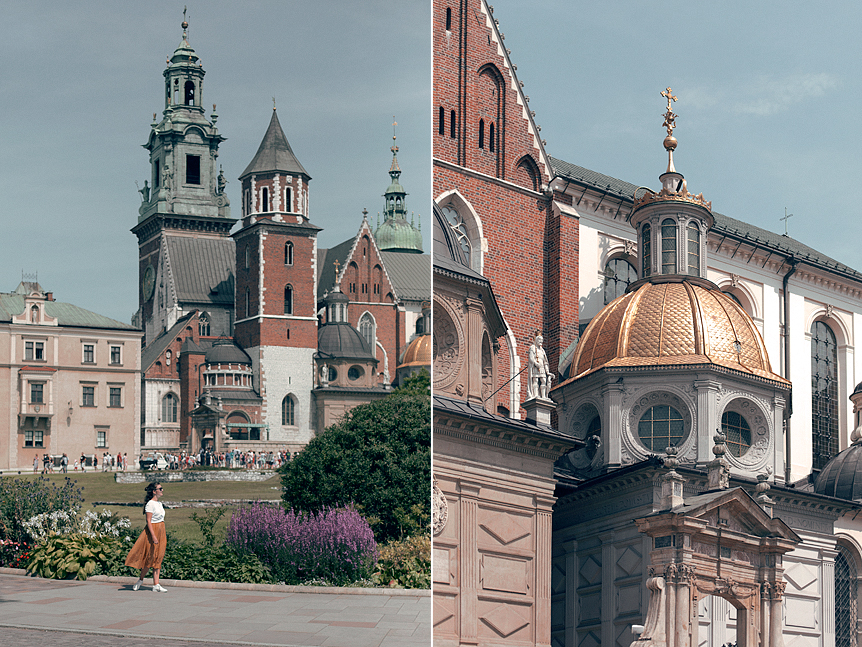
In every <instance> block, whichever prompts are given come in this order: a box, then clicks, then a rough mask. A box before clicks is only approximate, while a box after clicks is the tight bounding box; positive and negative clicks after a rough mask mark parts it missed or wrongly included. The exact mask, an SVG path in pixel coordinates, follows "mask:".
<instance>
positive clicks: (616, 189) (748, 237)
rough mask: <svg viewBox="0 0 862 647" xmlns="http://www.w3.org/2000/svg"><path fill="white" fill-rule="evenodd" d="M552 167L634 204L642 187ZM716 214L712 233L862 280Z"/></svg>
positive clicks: (809, 251) (557, 164) (804, 248)
mask: <svg viewBox="0 0 862 647" xmlns="http://www.w3.org/2000/svg"><path fill="white" fill-rule="evenodd" d="M551 164H552V166H553V169H554V173H555V174H556V175H559V176H561V177H563V178H566V179H568V180H573V181H575V182H577V183H578V184H580V185H581V186H584V187H591V188H594V189H596V190H598V191H602V192H605V193H607V194H609V195H611V196H614V197H616V198H619V199H621V200H626V201H628V202H630V203H631V202H632V201H633V197H634V193H635V190H636V189H637V188H638V187H637V186H635V185H634V184H631V183H629V182H625V181H623V180H618V179H617V178H614V177H611V176H609V175H603V174H602V173H597V172H596V171H591V170H590V169H587V168H584V167H583V166H578V165H576V164H570V163H569V162H565V161H563V160H561V159H557V158H555V157H552V158H551ZM712 215H713V216H714V217H715V225H714V226H713V228H712V231H713V232H715V233H718V234H726V235H728V236H732V237H734V238H736V239H742V240H744V241H745V242H747V243H749V244H752V245H758V246H760V247H764V248H766V249H770V250H773V251H775V252H776V253H779V254H782V255H784V256H792V257H794V258H796V259H797V260H801V261H804V262H805V263H808V264H810V265H813V266H815V267H821V268H823V269H825V270H829V271H830V272H837V273H839V274H844V275H845V276H847V277H849V278H852V279H855V280H857V281H862V273H860V272H858V271H857V270H854V269H853V268H852V267H849V266H847V265H845V264H844V263H841V262H839V261H836V260H835V259H833V258H830V257H829V256H826V255H825V254H821V253H820V252H818V251H817V250H816V249H813V248H811V247H809V246H808V245H805V244H803V243H800V242H799V241H797V240H794V239H793V238H791V237H790V236H783V235H781V234H776V233H773V232H771V231H767V230H766V229H761V228H760V227H756V226H755V225H750V224H748V223H746V222H742V221H741V220H736V219H735V218H731V217H729V216H725V215H723V214H720V213H716V212H715V211H713V212H712Z"/></svg>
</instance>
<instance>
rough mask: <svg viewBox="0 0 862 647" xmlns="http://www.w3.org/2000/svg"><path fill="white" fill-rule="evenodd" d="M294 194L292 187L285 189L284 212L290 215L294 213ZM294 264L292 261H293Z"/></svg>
mask: <svg viewBox="0 0 862 647" xmlns="http://www.w3.org/2000/svg"><path fill="white" fill-rule="evenodd" d="M292 198H293V192H292V191H291V190H290V187H286V188H285V189H284V210H285V211H287V212H288V213H293V200H292ZM291 262H292V261H291Z"/></svg>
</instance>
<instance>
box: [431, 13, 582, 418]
mask: <svg viewBox="0 0 862 647" xmlns="http://www.w3.org/2000/svg"><path fill="white" fill-rule="evenodd" d="M447 7H448V8H451V10H452V28H451V31H450V32H448V33H447V31H446V29H445V22H446V9H447ZM484 18H485V14H484V12H483V7H482V3H481V1H480V0H451V1H449V2H446V1H443V0H434V13H433V37H434V108H435V112H434V116H435V127H434V135H433V138H434V139H433V141H434V157H435V158H436V159H437V160H443V161H445V162H449V163H451V164H457V165H459V166H463V167H465V168H468V169H472V170H475V171H479V172H480V173H483V174H485V175H489V176H492V177H497V178H500V179H503V180H506V181H507V182H511V183H512V184H514V185H517V186H511V185H507V184H503V183H500V182H494V181H492V180H486V179H483V178H477V177H473V176H472V175H470V174H467V173H464V172H461V171H458V170H452V169H450V168H447V167H444V166H442V165H441V164H439V163H435V166H434V195H435V196H439V195H441V194H442V193H444V192H446V191H449V190H452V189H457V190H458V191H459V192H460V193H461V194H462V195H463V196H464V199H465V200H467V201H468V202H469V203H470V204H471V205H472V207H473V208H474V209H475V210H476V212H477V214H478V215H479V218H480V219H481V221H482V227H483V234H484V237H485V238H486V240H487V243H488V250H487V252H486V253H485V255H484V269H483V272H484V274H485V276H486V277H487V278H489V279H490V280H491V282H492V286H493V289H494V293H495V295H496V297H497V300H498V303H499V305H500V307H501V309H502V311H503V316H504V317H505V318H506V321H507V323H508V324H509V326H510V327H511V329H512V332H513V333H514V335H515V338H516V340H517V348H516V349H515V350H516V353H517V355H518V356H519V357H520V358H521V365H522V367H523V366H525V365H526V354H527V349H528V348H529V345H530V343H531V342H532V338H533V333H534V331H535V330H536V329H537V328H538V329H541V330H542V331H543V332H544V335H545V348H546V350H547V351H548V358H549V360H550V362H551V365H552V367H553V368H554V369H556V367H557V363H558V360H559V355H560V353H561V352H562V351H563V350H565V348H566V347H568V345H569V344H570V343H571V342H572V341H574V339H575V338H576V336H577V329H578V222H577V219H575V218H572V217H570V216H560V215H556V216H555V215H554V214H553V213H552V211H551V209H550V206H551V202H550V200H548V199H547V198H546V197H545V196H543V195H541V194H538V193H536V192H535V190H534V189H536V188H539V189H541V188H542V187H541V185H542V184H547V183H548V181H549V179H550V178H549V177H548V176H547V174H546V171H547V170H546V169H545V168H544V165H543V164H542V160H541V158H540V156H539V151H538V149H537V148H536V145H535V138H534V136H533V134H532V133H531V132H530V124H529V122H528V120H527V118H526V117H525V116H524V114H523V111H524V108H523V106H522V105H519V103H518V93H517V92H516V90H515V89H514V88H513V84H514V80H513V77H512V76H511V73H510V71H509V69H508V68H507V64H506V61H505V59H504V57H503V56H501V55H500V54H499V53H498V46H497V43H496V42H495V40H494V36H493V35H492V30H491V29H490V28H489V27H488V26H487V24H486V21H485V19H484ZM503 18H504V17H503ZM441 106H442V107H443V109H444V110H443V112H444V116H445V132H444V134H442V135H441V134H440V133H439V130H438V124H437V120H438V119H439V108H440V107H441ZM526 106H527V108H528V109H529V104H526ZM451 110H455V111H456V115H457V122H458V124H457V131H456V134H457V138H456V139H453V138H452V137H451V135H450V111H451ZM480 119H484V121H485V142H484V144H485V147H484V149H480V148H479V146H478V143H479V120H480ZM491 120H493V121H494V123H495V136H496V140H495V151H494V152H493V153H492V152H491V151H490V149H489V144H488V139H489V135H490V132H489V121H491ZM525 157H529V158H531V159H532V162H528V163H526V164H525V163H524V160H525ZM530 169H532V172H531V171H530ZM537 184H538V185H540V186H537ZM518 187H522V188H523V189H526V191H524V190H519V189H518ZM500 341H501V344H502V346H503V347H502V348H501V351H500V354H499V356H498V357H499V360H500V366H499V369H500V370H499V379H498V384H497V387H499V386H501V385H503V384H504V383H505V382H507V381H508V380H509V379H510V377H511V375H510V368H511V367H510V366H509V362H508V357H507V352H506V350H505V348H506V344H505V340H502V339H501V340H500ZM526 383H527V382H526V378H524V377H523V374H522V380H521V385H522V391H521V401H523V399H524V398H525V394H526ZM495 388H496V387H495ZM507 394H508V389H507V388H503V389H501V390H500V393H499V394H498V396H497V404H499V405H503V406H507V407H508V405H509V402H508V397H507Z"/></svg>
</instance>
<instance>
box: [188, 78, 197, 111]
mask: <svg viewBox="0 0 862 647" xmlns="http://www.w3.org/2000/svg"><path fill="white" fill-rule="evenodd" d="M186 105H187V106H193V105H195V84H194V83H193V82H192V81H186Z"/></svg>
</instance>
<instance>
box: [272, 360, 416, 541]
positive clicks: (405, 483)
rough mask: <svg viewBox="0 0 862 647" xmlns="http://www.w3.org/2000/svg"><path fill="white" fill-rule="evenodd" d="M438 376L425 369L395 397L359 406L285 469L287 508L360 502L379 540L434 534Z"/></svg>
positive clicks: (310, 508)
mask: <svg viewBox="0 0 862 647" xmlns="http://www.w3.org/2000/svg"><path fill="white" fill-rule="evenodd" d="M429 389H430V380H429V377H428V374H427V373H425V372H423V373H420V374H419V375H417V376H414V377H412V378H409V379H408V380H405V384H404V385H403V386H402V387H399V388H398V389H395V390H394V391H393V392H392V393H391V394H390V395H389V396H387V397H385V398H383V399H382V400H377V401H375V402H371V403H368V404H363V405H360V406H358V407H355V408H353V409H351V411H350V412H349V413H347V414H346V415H345V416H344V418H343V419H342V420H341V421H340V422H338V423H337V424H334V425H332V426H331V427H328V428H327V429H326V430H325V431H324V432H323V433H322V434H320V435H319V436H316V437H315V438H313V439H312V441H311V442H310V443H309V444H308V445H307V446H306V447H305V449H303V450H302V451H301V452H299V453H298V454H297V455H296V456H295V457H294V459H293V460H292V461H290V462H288V463H286V464H285V465H283V466H282V467H281V468H280V472H281V474H282V489H283V493H282V498H283V499H284V503H285V507H286V508H288V509H294V510H297V511H302V512H309V513H310V512H314V511H317V510H322V509H324V508H337V507H340V506H345V505H348V504H350V503H354V504H355V505H356V507H357V509H358V510H359V511H360V512H361V513H362V515H363V516H365V518H366V519H367V520H368V523H369V524H371V527H372V529H373V530H374V536H375V539H376V540H377V542H378V543H383V542H385V541H388V540H391V539H399V538H401V537H403V536H407V535H414V534H422V533H425V532H427V531H428V522H429V520H430V502H431V398H430V395H429Z"/></svg>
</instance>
